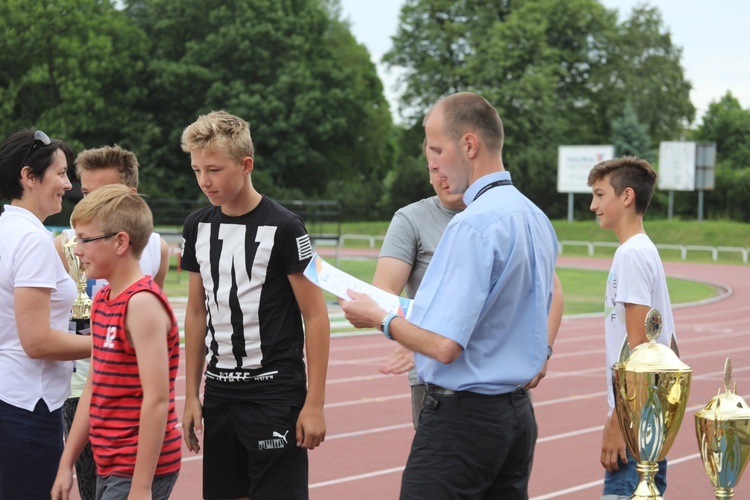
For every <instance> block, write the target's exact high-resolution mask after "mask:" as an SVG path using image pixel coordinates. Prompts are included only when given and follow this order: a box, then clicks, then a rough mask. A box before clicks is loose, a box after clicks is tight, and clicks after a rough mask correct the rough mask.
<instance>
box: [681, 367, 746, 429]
mask: <svg viewBox="0 0 750 500" xmlns="http://www.w3.org/2000/svg"><path fill="white" fill-rule="evenodd" d="M736 386H737V383H736V382H734V383H732V360H731V359H730V358H727V360H726V361H725V362H724V392H721V390H719V393H718V394H717V395H716V396H714V397H713V398H711V401H709V402H708V404H706V406H704V407H703V409H701V410H699V411H697V412H696V413H695V416H696V417H698V418H707V419H710V420H745V419H750V408H748V406H747V403H746V402H745V400H744V399H742V396H739V395H738V394H737V393H736Z"/></svg>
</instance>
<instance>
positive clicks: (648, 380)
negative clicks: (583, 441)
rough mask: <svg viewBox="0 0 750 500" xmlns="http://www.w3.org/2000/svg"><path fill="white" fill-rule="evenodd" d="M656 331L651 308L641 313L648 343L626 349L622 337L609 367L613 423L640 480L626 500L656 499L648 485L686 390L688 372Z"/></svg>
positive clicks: (669, 441) (684, 401) (658, 327)
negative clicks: (628, 451) (619, 432)
mask: <svg viewBox="0 0 750 500" xmlns="http://www.w3.org/2000/svg"><path fill="white" fill-rule="evenodd" d="M660 333H661V313H659V311H657V310H656V309H651V310H650V311H649V312H648V314H647V315H646V336H647V337H648V339H649V342H647V343H645V344H641V345H639V346H636V347H635V349H632V351H631V350H629V349H627V338H626V339H625V343H624V345H623V349H622V350H621V351H620V359H619V361H618V362H617V363H615V364H614V365H613V366H612V372H613V377H612V385H613V389H614V393H615V410H616V411H617V421H618V423H619V424H620V430H621V431H622V435H623V436H624V438H625V443H626V444H627V447H628V450H630V454H631V455H632V456H633V458H635V459H636V460H637V461H638V464H637V465H636V470H637V471H638V473H639V474H640V478H641V479H640V482H639V483H638V486H637V487H636V489H635V491H634V492H633V495H632V496H631V497H630V498H631V499H659V500H661V498H662V497H661V494H660V493H659V490H658V489H657V488H656V485H655V484H654V476H656V473H657V472H658V471H659V465H658V463H657V462H659V461H661V460H664V458H665V457H666V456H667V452H669V449H670V448H671V447H672V443H673V442H674V440H675V438H676V437H677V431H678V430H679V429H680V424H681V423H682V417H683V416H684V414H685V407H686V405H687V400H688V395H689V393H690V379H691V376H692V372H693V370H692V369H691V368H690V367H689V366H687V365H686V364H685V363H683V362H682V361H680V359H679V358H678V357H677V355H676V354H675V353H674V352H673V351H672V350H671V349H670V348H669V347H667V346H665V345H662V344H658V343H657V342H656V338H657V337H658V336H659V334H660ZM628 353H629V356H628Z"/></svg>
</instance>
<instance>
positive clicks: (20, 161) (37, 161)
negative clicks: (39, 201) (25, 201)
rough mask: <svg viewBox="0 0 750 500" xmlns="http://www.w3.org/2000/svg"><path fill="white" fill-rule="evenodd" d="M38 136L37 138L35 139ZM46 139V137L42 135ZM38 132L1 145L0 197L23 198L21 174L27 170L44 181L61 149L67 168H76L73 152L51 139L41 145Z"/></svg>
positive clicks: (24, 132) (22, 133)
mask: <svg viewBox="0 0 750 500" xmlns="http://www.w3.org/2000/svg"><path fill="white" fill-rule="evenodd" d="M35 134H36V135H35ZM41 135H42V136H44V137H45V138H46V136H45V135H44V134H41ZM37 137H39V134H38V133H37V131H35V130H22V131H20V132H16V133H15V134H13V135H11V136H10V137H8V138H7V139H6V140H5V141H3V144H2V145H0V197H2V198H5V199H7V200H17V199H20V198H21V197H22V196H23V187H22V186H21V170H23V167H25V166H28V167H29V168H30V169H31V171H32V172H33V173H34V175H36V176H38V177H39V178H40V179H41V178H43V177H44V173H45V172H46V170H47V168H49V166H50V165H51V164H52V156H53V155H54V153H55V151H57V150H58V149H60V150H62V152H63V153H64V154H65V159H66V160H67V162H68V165H73V161H74V159H75V156H74V155H73V150H72V149H71V148H70V146H69V145H68V144H66V143H65V142H62V141H59V140H55V139H52V140H50V141H49V144H44V143H38V144H37V147H34V146H35V142H37V141H39V139H38V138H37Z"/></svg>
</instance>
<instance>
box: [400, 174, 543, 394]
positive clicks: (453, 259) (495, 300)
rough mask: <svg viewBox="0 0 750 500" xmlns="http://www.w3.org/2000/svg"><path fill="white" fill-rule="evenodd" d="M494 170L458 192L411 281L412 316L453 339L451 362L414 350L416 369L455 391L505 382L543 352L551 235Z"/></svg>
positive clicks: (498, 387)
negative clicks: (456, 348)
mask: <svg viewBox="0 0 750 500" xmlns="http://www.w3.org/2000/svg"><path fill="white" fill-rule="evenodd" d="M504 179H505V180H510V173H509V172H497V173H493V174H490V175H486V176H484V177H482V178H480V179H478V180H477V181H475V182H474V183H473V184H472V185H471V186H469V188H468V189H467V191H466V193H465V194H464V202H465V203H466V205H467V208H466V210H464V211H463V212H461V213H460V214H458V215H456V216H455V217H454V218H453V220H452V221H451V222H450V224H448V227H447V228H446V230H445V233H444V234H443V237H442V238H441V240H440V243H439V244H438V247H437V250H436V251H435V255H434V256H433V258H432V261H431V262H430V265H429V267H428V268H427V271H426V273H425V275H424V279H423V280H422V284H421V285H420V287H419V290H418V291H417V295H416V297H415V302H414V305H413V311H412V313H411V317H410V321H411V322H412V323H414V324H416V325H417V326H419V327H421V328H424V329H426V330H429V331H431V332H434V333H437V334H439V335H442V336H444V337H447V338H449V339H452V340H454V341H455V342H457V343H458V344H460V345H461V346H462V347H463V349H464V351H463V353H462V354H461V355H460V356H459V357H458V358H457V359H456V360H455V361H454V362H453V363H451V364H447V365H446V364H443V363H441V362H439V361H437V360H435V359H432V358H430V357H427V356H424V355H422V354H417V355H416V356H415V363H416V367H417V372H418V374H419V377H420V379H422V380H424V381H425V382H426V383H428V384H434V385H438V386H441V387H445V388H447V389H453V390H456V391H463V390H468V391H473V392H478V393H482V394H502V393H506V392H511V391H513V390H515V389H516V388H518V387H519V386H522V385H525V384H526V383H528V382H529V381H530V380H531V379H532V378H533V377H534V376H535V375H536V374H537V373H538V372H539V370H541V368H542V366H543V365H544V362H545V360H546V359H547V313H548V312H549V308H550V304H551V300H552V287H553V278H554V270H555V269H554V268H555V260H556V258H557V236H556V235H555V231H554V229H553V227H552V224H551V223H550V221H549V219H548V218H547V216H546V215H545V214H544V213H543V212H542V211H541V210H540V209H539V208H538V207H537V206H536V205H534V204H533V203H532V202H531V201H530V200H529V199H528V198H526V197H525V196H524V195H523V194H521V192H520V191H518V190H517V189H516V188H515V187H514V186H512V185H504V186H498V187H494V188H491V189H488V190H486V191H485V192H484V193H482V194H481V195H480V196H479V198H477V199H476V200H475V199H474V198H475V197H476V195H477V194H478V193H479V192H480V190H481V189H482V188H483V187H485V186H487V185H488V184H490V183H492V182H495V181H500V180H504Z"/></svg>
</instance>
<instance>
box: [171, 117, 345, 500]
mask: <svg viewBox="0 0 750 500" xmlns="http://www.w3.org/2000/svg"><path fill="white" fill-rule="evenodd" d="M182 149H183V151H185V152H187V153H190V162H191V166H192V169H193V172H194V173H195V177H196V180H197V182H198V185H199V186H200V188H201V190H202V191H203V192H204V193H205V195H206V196H207V197H208V199H209V201H210V202H211V206H209V207H207V208H204V209H201V210H198V211H196V212H194V213H192V214H191V215H189V216H188V218H187V219H186V221H185V225H184V229H183V242H182V246H183V251H182V259H181V266H182V268H183V269H185V270H186V271H188V272H189V273H190V277H189V290H188V303H187V310H186V316H185V337H186V338H185V357H186V397H185V412H184V414H183V428H184V430H185V441H186V443H187V446H188V448H189V449H190V450H192V451H194V452H198V451H199V450H200V445H199V439H198V436H200V435H201V434H203V447H204V452H203V496H204V498H248V497H250V498H252V499H253V500H262V499H274V500H276V499H285V498H289V499H292V498H294V499H298V498H307V497H308V484H307V477H308V476H307V450H308V449H310V450H311V449H314V448H315V447H317V446H318V445H319V444H320V443H321V442H322V441H323V439H324V438H325V432H326V425H325V418H324V415H323V404H324V400H325V378H326V371H327V366H328V345H329V336H330V325H329V322H328V312H327V308H326V305H325V302H324V300H323V295H322V292H321V291H320V289H319V288H317V287H316V286H315V285H313V284H312V283H311V282H310V281H308V280H307V279H305V278H304V276H303V275H302V271H303V270H304V269H305V267H306V266H307V264H308V262H309V261H310V259H311V257H312V253H313V252H312V247H311V244H310V238H309V236H308V234H307V231H306V230H305V226H304V223H303V222H302V219H300V217H298V216H297V215H295V214H293V213H291V212H289V211H288V210H286V209H285V208H283V207H282V206H280V205H278V204H277V203H275V202H274V201H272V200H270V199H269V198H267V197H265V196H263V195H261V194H260V193H258V192H257V191H256V190H255V188H254V187H253V184H252V181H251V174H252V172H253V168H254V166H255V164H254V159H253V152H254V151H253V142H252V138H251V136H250V128H249V125H248V123H247V122H246V121H244V120H242V119H240V118H238V117H236V116H233V115H230V114H229V113H226V112H223V111H218V112H212V113H209V114H208V115H204V116H200V117H199V118H198V120H197V121H196V122H195V123H193V124H191V125H190V126H188V127H187V128H186V129H185V131H184V132H183V134H182ZM303 319H304V326H305V330H304V332H303V328H302V325H303V322H302V320H303ZM303 345H304V347H305V348H306V354H307V377H306V376H305V362H304V359H303ZM204 370H205V377H206V382H205V392H204V401H203V404H201V401H200V398H199V392H200V385H201V376H202V375H203V374H204ZM306 382H307V383H306ZM204 429H205V432H204Z"/></svg>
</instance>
